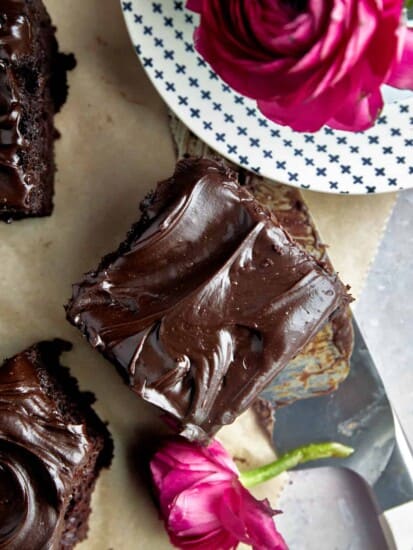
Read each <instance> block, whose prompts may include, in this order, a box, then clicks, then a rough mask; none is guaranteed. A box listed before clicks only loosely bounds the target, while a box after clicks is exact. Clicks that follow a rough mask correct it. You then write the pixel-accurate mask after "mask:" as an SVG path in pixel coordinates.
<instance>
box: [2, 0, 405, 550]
mask: <svg viewBox="0 0 413 550" xmlns="http://www.w3.org/2000/svg"><path fill="white" fill-rule="evenodd" d="M143 1H145V0H143ZM46 5H47V7H48V9H49V11H50V13H51V15H52V18H53V20H54V22H55V24H56V25H57V27H58V38H59V42H60V45H61V48H62V49H63V50H65V51H67V52H74V53H75V55H76V58H77V60H78V67H77V68H76V69H75V70H74V71H73V73H72V74H71V75H70V95H69V100H68V103H67V104H66V106H65V107H64V108H63V111H62V113H61V114H59V115H58V117H57V121H56V123H57V127H58V128H59V130H60V131H61V134H62V137H61V139H60V140H59V141H58V142H57V145H56V149H57V164H58V169H59V172H58V175H57V181H56V199H55V211H54V214H53V216H52V217H50V218H46V219H39V220H27V221H20V222H15V223H13V224H12V225H4V224H2V225H0V275H1V277H0V356H1V357H7V356H10V355H12V354H14V353H16V352H18V351H20V350H22V349H23V348H24V347H26V346H28V345H30V344H32V343H33V342H35V341H38V340H41V339H48V338H53V337H57V336H58V337H63V338H66V339H68V340H70V341H72V342H73V343H74V345H75V347H74V350H73V351H72V352H70V353H69V354H66V355H65V356H64V357H63V362H64V363H65V364H67V365H68V366H70V368H71V369H72V371H73V373H74V374H75V375H76V377H77V378H78V379H79V381H80V384H81V387H82V388H84V389H88V390H92V391H93V392H94V393H95V395H96V397H97V400H98V401H97V404H96V409H97V411H98V412H99V414H100V415H101V416H102V418H104V419H106V420H108V421H109V426H110V430H111V432H112V434H113V436H114V440H115V458H114V462H113V465H112V468H111V470H110V471H108V472H105V473H104V474H103V475H102V476H101V478H100V480H99V482H98V485H97V488H96V491H95V493H94V497H93V514H92V517H91V521H90V533H89V538H88V539H87V541H85V542H84V543H83V544H82V545H80V546H79V547H78V548H79V550H81V549H83V550H109V549H113V550H132V549H142V550H146V549H148V550H153V549H157V550H158V549H159V550H162V549H164V548H165V549H166V548H170V546H169V543H168V541H167V538H166V536H165V534H164V531H163V528H162V524H161V523H160V522H159V520H158V517H157V512H156V510H155V508H154V506H153V503H152V501H151V499H150V496H149V493H148V492H147V489H146V487H145V485H144V484H143V483H142V481H141V480H140V478H139V475H138V474H139V470H140V468H139V461H140V460H141V459H142V457H143V456H144V455H145V445H144V443H143V442H142V441H143V439H142V437H143V435H145V434H147V433H148V432H149V433H151V434H152V435H155V434H156V433H157V432H158V431H159V432H162V430H163V427H162V425H161V423H160V421H159V420H158V417H157V413H156V412H154V410H153V409H152V408H150V407H149V406H147V405H145V404H144V403H143V402H141V401H140V400H139V399H137V398H136V397H135V396H134V395H133V394H132V392H130V391H129V390H128V389H127V388H126V387H125V386H124V385H123V383H122V381H121V380H120V378H119V377H118V375H117V374H116V373H115V369H114V368H113V367H112V366H111V365H110V364H109V363H107V362H106V361H105V360H103V359H102V358H101V357H100V356H99V355H98V354H97V353H96V352H94V351H92V350H91V349H90V348H89V347H88V345H87V344H86V343H85V342H84V341H83V340H82V339H81V337H80V335H79V334H78V333H77V331H76V330H75V329H73V328H72V327H71V326H69V324H68V323H67V322H66V321H65V316H64V311H63V304H64V303H66V301H67V299H68V297H69V295H70V293H71V283H73V282H75V281H77V280H78V279H79V277H80V276H81V274H82V273H83V272H85V271H87V270H89V269H91V268H93V267H95V266H96V265H97V263H98V261H99V259H100V257H101V256H102V255H103V254H104V253H106V252H108V251H110V250H113V249H114V248H115V247H116V246H117V245H118V243H119V242H120V241H121V240H122V239H123V237H124V236H125V234H126V231H127V230H128V228H129V227H130V225H131V223H132V222H133V221H135V220H136V218H137V215H138V203H139V201H140V200H141V199H142V198H143V196H144V195H145V194H146V193H147V192H148V191H149V190H150V189H151V188H152V187H154V185H155V183H156V182H157V181H158V180H159V179H161V178H164V177H167V176H169V175H170V173H171V171H172V169H173V166H174V154H173V148H172V140H171V137H170V135H169V131H168V123H167V116H166V108H165V107H164V105H163V104H162V101H161V99H160V98H159V97H158V95H157V93H156V91H155V90H154V89H153V88H152V86H151V84H150V83H149V82H148V80H147V78H146V76H145V74H144V72H143V70H142V69H141V68H140V66H139V63H138V61H137V58H136V56H135V54H134V52H133V49H132V47H131V45H130V43H129V38H128V36H127V32H126V29H125V26H124V23H123V20H122V15H121V10H120V7H119V3H118V2H117V0H70V1H69V0H46ZM305 198H306V200H307V202H308V204H309V205H310V207H311V210H312V213H313V216H314V217H315V219H316V221H317V222H318V224H319V227H320V230H321V233H322V235H323V236H324V238H325V240H326V241H327V242H329V243H330V245H331V251H330V253H331V257H332V259H333V260H334V262H335V265H336V268H337V269H338V270H339V271H340V273H341V276H342V278H343V280H344V281H346V282H348V283H350V284H351V285H352V288H353V294H354V295H358V293H359V291H360V289H361V286H362V281H363V278H364V275H365V273H366V270H367V267H368V265H369V263H370V261H371V258H372V257H373V255H374V252H375V250H376V247H377V244H378V240H379V237H380V234H381V232H382V229H383V226H384V223H385V220H386V219H387V217H388V215H389V212H390V209H391V206H392V204H393V201H394V196H391V195H382V196H374V197H336V196H332V195H322V194H315V193H306V194H305ZM221 437H222V439H223V440H224V441H225V444H226V445H227V447H228V449H229V450H230V451H231V453H232V454H233V455H235V456H237V457H238V458H241V461H240V462H239V465H240V468H242V467H248V466H249V465H252V464H259V463H264V462H267V461H268V460H270V459H271V458H272V456H273V452H272V450H271V448H270V447H269V445H268V443H267V441H266V440H265V438H264V436H263V435H261V434H260V432H259V431H258V430H257V429H256V426H255V425H254V423H253V418H252V416H251V414H250V413H246V415H244V417H243V418H241V420H239V421H238V422H237V423H236V424H235V425H233V426H231V427H229V428H225V429H224V430H222V432H221ZM244 461H245V462H244ZM282 482H283V480H282V479H281V480H277V481H275V482H271V483H269V484H267V486H265V487H264V486H263V487H261V488H260V489H259V493H260V496H261V497H263V496H268V497H270V499H271V500H274V498H275V497H276V496H277V493H278V491H279V488H280V486H281V485H282Z"/></svg>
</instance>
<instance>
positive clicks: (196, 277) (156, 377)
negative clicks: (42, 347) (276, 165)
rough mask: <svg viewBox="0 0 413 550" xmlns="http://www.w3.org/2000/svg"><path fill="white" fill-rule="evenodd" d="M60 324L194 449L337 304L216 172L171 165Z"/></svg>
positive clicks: (307, 260) (302, 257)
mask: <svg viewBox="0 0 413 550" xmlns="http://www.w3.org/2000/svg"><path fill="white" fill-rule="evenodd" d="M143 210H144V212H143V220H142V221H141V222H140V223H139V224H138V225H137V226H136V227H135V229H133V230H132V232H131V234H130V235H129V237H128V239H127V242H126V243H124V245H122V246H121V248H120V250H119V251H118V253H115V254H113V255H110V256H108V257H107V258H105V259H104V260H103V261H102V264H101V266H100V268H99V270H98V271H97V272H92V273H89V274H87V275H86V276H85V278H84V279H83V281H82V282H81V283H80V284H77V285H75V286H74V290H73V299H72V301H71V303H70V304H69V306H68V317H69V319H70V320H71V321H72V322H73V323H74V324H75V325H77V326H78V327H79V328H80V329H81V330H82V331H83V332H84V333H85V334H86V335H87V337H88V338H89V340H90V342H91V344H92V345H93V346H94V347H97V348H99V349H100V350H101V351H102V352H103V353H104V354H105V355H106V356H107V357H108V358H109V359H111V360H112V361H114V362H115V363H116V364H117V366H118V367H119V369H120V371H121V372H122V373H123V374H124V376H125V378H126V379H127V381H128V383H129V385H130V386H131V388H132V389H133V390H134V391H135V392H136V393H137V394H138V395H140V396H142V397H143V398H144V399H145V400H147V401H149V402H151V403H153V404H154V405H157V406H158V407H160V408H161V409H163V410H165V411H166V412H168V413H169V414H170V415H172V416H173V417H174V418H175V419H176V420H177V421H178V422H179V425H180V428H181V434H182V435H184V436H185V437H187V438H189V439H198V440H206V438H207V436H208V435H211V434H213V433H214V432H215V431H216V430H217V429H219V427H220V426H221V425H223V424H228V423H230V422H232V421H233V420H234V419H235V418H236V417H237V416H238V415H239V414H240V413H241V412H243V411H244V410H245V409H247V407H248V406H249V405H251V403H252V402H253V401H254V399H255V398H256V397H257V395H258V394H259V393H260V392H261V391H262V389H263V388H264V387H265V386H266V385H267V384H268V383H269V382H270V381H271V380H272V379H273V378H274V376H275V375H276V374H277V373H278V372H279V371H280V369H282V368H283V367H284V366H285V365H286V363H287V362H288V361H289V360H290V359H291V358H292V357H294V356H295V355H296V354H297V353H298V352H299V350H300V349H301V348H302V347H303V346H304V345H305V344H306V343H307V342H308V341H309V340H310V338H311V337H312V336H314V334H315V333H316V332H317V331H318V329H319V328H320V327H321V325H322V324H323V323H324V322H325V321H326V320H327V319H328V318H329V317H330V315H331V314H332V313H333V312H334V311H335V310H336V309H337V308H338V307H339V306H340V305H341V304H342V303H343V302H344V301H345V300H346V294H345V289H344V287H343V286H342V284H341V283H340V282H339V281H338V279H337V277H336V276H335V275H333V274H330V273H328V272H327V271H326V270H325V268H324V267H323V266H322V265H321V264H320V263H318V262H317V261H316V260H314V259H313V258H312V257H311V256H309V255H308V254H306V253H305V252H304V251H303V250H302V249H301V248H300V247H299V246H297V245H296V244H295V243H294V242H293V241H292V240H291V238H290V237H289V236H288V235H287V234H286V233H285V231H284V230H283V229H282V228H281V226H280V225H279V224H278V222H277V220H276V219H275V218H274V216H273V215H272V214H271V213H270V211H269V210H267V209H265V208H264V207H262V206H261V205H260V204H259V203H258V202H257V201H256V200H255V199H254V197H253V196H252V195H251V193H250V192H249V191H248V190H247V189H244V188H242V187H240V186H239V184H238V183H237V181H236V177H235V175H234V174H233V173H232V172H231V171H229V170H227V169H226V168H225V167H224V166H223V165H221V164H219V163H215V162H213V161H210V160H206V159H187V160H184V161H181V162H180V163H179V164H178V166H177V169H176V172H175V174H174V176H173V178H172V179H171V180H168V181H167V182H164V183H161V184H160V185H159V186H158V189H157V191H156V193H155V195H154V197H153V198H152V200H151V201H150V202H148V203H146V205H145V206H144V208H143Z"/></svg>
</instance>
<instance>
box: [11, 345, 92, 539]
mask: <svg viewBox="0 0 413 550" xmlns="http://www.w3.org/2000/svg"><path fill="white" fill-rule="evenodd" d="M42 346H43V351H44V352H45V353H47V354H49V355H52V356H57V355H58V354H59V353H60V351H61V350H62V349H65V348H66V349H67V344H65V343H63V342H53V343H47V344H42ZM43 384H44V382H43V380H42V375H41V371H40V370H38V368H37V367H36V365H35V362H34V360H33V352H30V351H28V352H25V353H22V354H20V355H18V356H16V357H15V358H13V359H11V360H9V361H7V362H6V363H5V364H4V365H3V366H2V367H1V368H0V549H1V550H33V549H35V548H36V549H37V548H39V549H40V548H44V549H57V548H58V547H59V540H60V535H61V532H62V529H63V527H64V517H63V516H64V511H65V509H66V506H67V501H68V498H70V496H71V480H72V476H73V471H74V469H76V468H77V467H79V464H81V463H82V462H83V461H84V459H85V456H86V453H87V452H88V442H87V438H86V433H85V427H84V426H83V425H78V424H70V425H67V423H65V422H64V419H63V417H62V415H61V413H60V412H59V410H58V408H57V406H56V402H55V401H53V399H52V398H51V397H49V395H48V391H47V388H46V387H45V386H44V385H43Z"/></svg>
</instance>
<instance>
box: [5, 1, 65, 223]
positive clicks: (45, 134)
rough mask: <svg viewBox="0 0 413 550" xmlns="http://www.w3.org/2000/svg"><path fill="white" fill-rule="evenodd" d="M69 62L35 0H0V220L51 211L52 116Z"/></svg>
mask: <svg viewBox="0 0 413 550" xmlns="http://www.w3.org/2000/svg"><path fill="white" fill-rule="evenodd" d="M73 66H74V58H73V57H72V56H64V55H61V54H59V53H58V46H57V42H56V38H55V29H54V27H53V26H52V23H51V21H50V17H49V15H48V14H47V11H46V9H45V7H44V5H43V3H42V2H41V0H2V1H1V2H0V220H3V221H7V222H9V221H11V220H15V219H19V218H23V217H28V216H46V215H48V214H50V213H51V211H52V208H53V181H54V173H55V165H54V147H53V144H54V139H55V137H56V131H55V129H54V126H53V117H54V114H55V112H57V111H58V110H59V108H60V106H61V104H62V103H63V102H64V101H65V98H66V92H67V85H66V70H67V69H70V68H72V67H73Z"/></svg>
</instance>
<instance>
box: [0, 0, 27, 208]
mask: <svg viewBox="0 0 413 550" xmlns="http://www.w3.org/2000/svg"><path fill="white" fill-rule="evenodd" d="M31 34H32V31H31V25H30V21H29V18H28V16H27V7H26V2H24V1H23V0H2V1H1V5H0V196H1V198H2V201H3V202H4V204H6V205H7V207H8V208H21V207H22V206H23V207H24V205H25V204H26V200H27V198H28V195H29V193H30V190H31V188H32V186H31V185H30V181H27V179H26V178H25V176H24V173H23V170H22V167H21V159H20V158H19V155H18V150H19V149H21V148H23V147H24V146H25V145H26V143H25V140H24V138H23V136H22V134H21V132H20V124H21V114H22V97H21V85H20V84H19V82H18V77H17V75H16V72H15V71H14V69H13V66H14V63H15V62H16V59H18V58H20V57H22V56H28V55H29V54H30V42H31ZM0 206H3V205H0Z"/></svg>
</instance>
